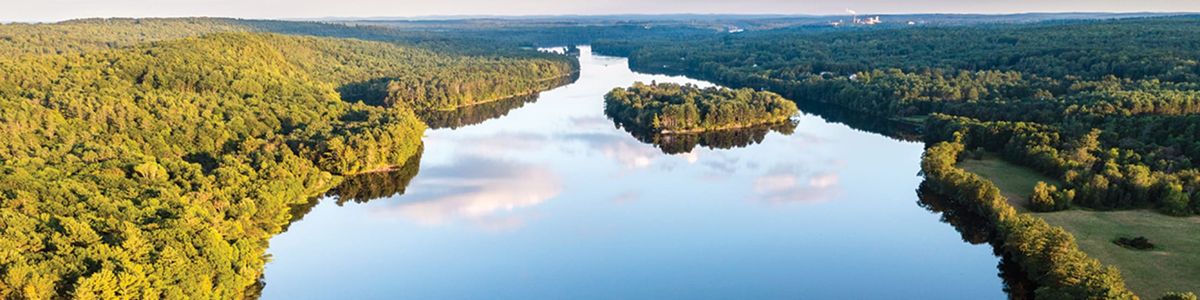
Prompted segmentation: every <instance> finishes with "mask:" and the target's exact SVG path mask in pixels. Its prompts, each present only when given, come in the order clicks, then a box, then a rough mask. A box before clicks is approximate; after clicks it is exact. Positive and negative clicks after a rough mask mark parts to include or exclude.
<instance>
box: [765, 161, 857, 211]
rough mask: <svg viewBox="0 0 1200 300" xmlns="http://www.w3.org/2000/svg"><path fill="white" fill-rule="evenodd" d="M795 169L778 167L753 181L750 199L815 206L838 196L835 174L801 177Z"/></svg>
mask: <svg viewBox="0 0 1200 300" xmlns="http://www.w3.org/2000/svg"><path fill="white" fill-rule="evenodd" d="M796 169H797V168H795V167H792V166H788V165H782V166H777V167H775V168H773V169H771V170H770V171H767V173H766V174H763V175H762V176H759V177H758V178H755V179H754V185H753V187H752V188H751V191H752V196H751V199H754V200H756V201H759V202H763V203H768V204H784V203H819V202H825V201H829V200H831V199H833V198H835V197H837V196H838V195H840V194H841V187H840V183H841V180H840V178H839V177H838V175H837V174H836V173H833V172H827V171H826V172H818V173H812V174H807V176H801V175H799V174H797V170H796Z"/></svg>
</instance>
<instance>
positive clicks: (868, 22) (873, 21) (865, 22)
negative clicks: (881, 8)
mask: <svg viewBox="0 0 1200 300" xmlns="http://www.w3.org/2000/svg"><path fill="white" fill-rule="evenodd" d="M880 23H883V21H882V20H880V19H879V16H875V17H871V18H866V19H859V18H858V17H855V18H854V24H859V25H876V24H880Z"/></svg>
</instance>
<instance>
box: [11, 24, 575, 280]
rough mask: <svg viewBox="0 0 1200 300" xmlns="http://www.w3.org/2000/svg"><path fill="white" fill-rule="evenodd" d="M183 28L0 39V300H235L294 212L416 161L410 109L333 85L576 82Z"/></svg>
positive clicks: (380, 50) (440, 59) (534, 66)
mask: <svg viewBox="0 0 1200 300" xmlns="http://www.w3.org/2000/svg"><path fill="white" fill-rule="evenodd" d="M147 21H148V22H152V23H154V22H159V21H157V20H147ZM122 22H131V21H122ZM162 22H167V23H169V22H171V21H162ZM178 22H183V24H182V25H181V24H173V25H172V26H181V27H182V28H185V29H180V31H178V32H167V33H161V32H160V33H154V30H152V29H145V28H142V29H139V30H133V31H120V30H117V31H114V32H116V33H114V35H116V37H111V36H106V37H102V38H95V39H92V38H88V34H89V33H90V32H107V33H113V32H109V31H105V29H103V28H100V29H97V28H93V27H89V26H82V25H80V26H74V25H70V24H56V25H12V26H8V25H5V26H0V44H3V45H2V46H0V49H4V52H5V53H8V54H11V55H3V56H0V136H3V137H4V138H3V139H0V298H20V297H24V298H32V299H48V298H80V299H113V298H168V299H179V298H212V299H236V298H241V297H242V296H243V295H244V294H245V293H246V292H247V291H246V289H247V287H248V286H251V285H252V284H254V283H255V282H256V280H258V278H259V277H260V276H261V274H262V268H263V265H264V264H265V262H266V259H265V250H266V247H267V240H268V239H269V238H270V237H271V236H272V235H274V234H276V233H278V232H280V231H281V227H282V226H284V225H286V223H287V222H288V220H290V219H291V216H289V213H288V211H289V208H290V207H291V206H294V205H299V204H303V203H305V202H306V200H307V199H308V198H309V197H312V196H315V195H318V194H320V193H322V192H324V191H325V190H327V189H328V188H330V187H331V186H333V185H334V184H336V183H337V182H338V180H339V177H338V176H337V175H340V174H354V173H359V172H363V171H369V170H373V169H378V168H382V167H387V166H389V165H394V164H398V163H402V162H405V161H406V160H408V159H409V158H410V157H412V156H413V155H415V154H416V153H417V152H418V151H419V146H420V137H421V135H422V133H423V131H424V130H425V125H424V124H422V123H421V122H420V121H419V120H418V119H417V118H416V116H415V115H414V114H413V112H412V110H411V109H410V108H409V107H408V106H404V105H398V106H394V107H390V108H383V107H378V106H368V105H366V104H363V103H352V102H348V101H344V100H343V99H342V97H341V95H340V93H339V88H340V87H343V86H345V85H346V84H348V83H351V82H353V81H357V80H367V79H372V78H376V77H403V76H410V77H414V78H450V77H453V76H454V73H446V72H447V71H446V70H443V69H441V68H440V67H441V66H450V67H449V68H450V69H451V70H456V72H477V73H476V74H471V75H470V76H466V77H464V78H482V77H488V76H492V77H494V78H496V79H494V80H496V82H495V83H496V84H498V85H502V84H500V83H503V82H504V81H503V78H504V76H526V75H530V74H542V75H545V74H549V73H553V74H559V72H569V71H570V66H569V65H565V66H566V68H565V69H564V68H562V66H564V64H561V62H557V61H553V62H551V61H544V60H532V59H529V60H519V59H496V61H499V63H498V62H491V61H485V59H482V58H470V57H455V56H447V55H439V54H434V53H431V52H428V51H424V50H419V49H413V48H406V47H400V46H396V45H392V44H384V43H377V42H365V41H355V40H335V39H326V38H308V37H295V36H282V35H274V34H261V33H217V34H209V35H203V36H195V35H198V33H197V32H209V31H223V30H226V29H227V28H223V27H209V26H208V25H203V26H201V25H197V26H189V25H188V24H189V23H187V22H189V21H188V20H183V21H178ZM101 23H102V22H101ZM154 24H157V23H154ZM91 25H95V24H91ZM168 25H170V24H168ZM96 26H99V25H96ZM164 26H167V25H164ZM168 27H171V26H168ZM172 28H178V27H172ZM187 28H191V29H187ZM192 29H194V30H192ZM233 31H238V30H233ZM147 32H150V33H147ZM147 36H149V38H147ZM188 36H191V37H188ZM14 37H15V38H14ZM177 37H185V38H177ZM147 40H151V41H152V40H159V41H157V42H151V43H139V42H143V41H147ZM56 42H61V43H64V44H62V45H55V46H53V47H52V48H53V49H56V50H45V49H42V48H41V47H45V46H47V45H48V44H54V43H56ZM26 47H28V48H26ZM12 49H18V50H12ZM62 49H68V51H60V50H62ZM60 52H61V53H63V54H57V53H60ZM513 68H519V69H520V70H514V69H513ZM564 74H565V73H564ZM401 82H404V81H401ZM514 82H519V83H520V82H526V83H527V82H530V81H521V80H514ZM463 87H464V88H467V89H469V88H471V87H472V86H471V85H464V86H463ZM526 88H529V86H519V87H503V86H501V87H494V88H492V89H491V90H488V92H480V93H470V92H463V93H461V95H487V94H488V93H496V92H500V91H519V90H524V89H526ZM463 101H466V100H463Z"/></svg>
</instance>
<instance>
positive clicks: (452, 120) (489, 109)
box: [417, 73, 579, 129]
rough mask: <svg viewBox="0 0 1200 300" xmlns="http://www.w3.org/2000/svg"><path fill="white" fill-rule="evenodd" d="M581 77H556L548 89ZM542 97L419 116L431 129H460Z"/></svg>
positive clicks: (515, 99) (521, 98) (501, 114)
mask: <svg viewBox="0 0 1200 300" xmlns="http://www.w3.org/2000/svg"><path fill="white" fill-rule="evenodd" d="M578 79H579V73H575V74H572V75H571V76H567V77H562V78H557V79H554V80H552V81H550V82H548V83H547V89H550V88H555V87H559V86H563V85H567V84H570V83H572V82H575V80H578ZM540 97H541V95H540V93H534V94H529V95H521V96H516V97H511V98H507V99H502V100H497V101H492V102H487V103H481V104H477V105H472V106H467V107H462V108H459V109H456V110H449V111H442V110H434V111H423V112H417V117H419V118H421V120H422V121H425V124H426V125H429V128H430V129H441V128H450V129H458V128H461V127H465V126H471V125H476V124H479V123H483V122H484V121H487V120H491V119H495V118H499V117H503V116H506V115H508V112H510V111H512V110H514V109H518V108H521V107H522V106H525V104H528V103H533V102H535V101H537V99H539V98H540Z"/></svg>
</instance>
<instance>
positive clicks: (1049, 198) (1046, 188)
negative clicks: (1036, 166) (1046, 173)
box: [1029, 181, 1061, 212]
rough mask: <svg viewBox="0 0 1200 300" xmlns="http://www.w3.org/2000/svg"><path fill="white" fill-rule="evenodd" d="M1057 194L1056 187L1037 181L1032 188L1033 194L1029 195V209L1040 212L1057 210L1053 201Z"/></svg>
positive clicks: (1056, 205)
mask: <svg viewBox="0 0 1200 300" xmlns="http://www.w3.org/2000/svg"><path fill="white" fill-rule="evenodd" d="M1057 193H1058V188H1057V187H1055V186H1053V185H1049V184H1046V183H1045V182H1042V181H1038V183H1037V185H1034V186H1033V194H1031V195H1029V208H1030V209H1032V210H1034V211H1041V212H1046V211H1055V210H1058V209H1059V205H1058V203H1057V201H1056V200H1055V195H1056V194H1057ZM1060 197H1061V196H1060Z"/></svg>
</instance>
